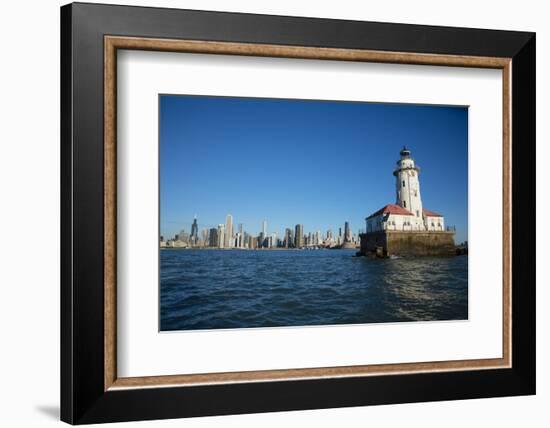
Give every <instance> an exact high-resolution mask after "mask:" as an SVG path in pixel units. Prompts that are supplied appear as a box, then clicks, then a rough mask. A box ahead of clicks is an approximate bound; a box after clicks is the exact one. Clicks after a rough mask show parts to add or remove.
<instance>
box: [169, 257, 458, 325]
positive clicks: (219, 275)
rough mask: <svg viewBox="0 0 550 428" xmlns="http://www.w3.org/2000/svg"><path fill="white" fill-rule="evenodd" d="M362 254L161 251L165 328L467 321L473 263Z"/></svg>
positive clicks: (452, 259) (450, 259) (454, 259)
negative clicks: (369, 256)
mask: <svg viewBox="0 0 550 428" xmlns="http://www.w3.org/2000/svg"><path fill="white" fill-rule="evenodd" d="M354 254H355V250H314V251H296V250H258V251H247V250H181V249H163V250H161V251H160V264H161V269H160V328H161V330H163V331H167V330H199V329H219V328H250V327H279V326H307V325H327V324H359V323H379V322H401V321H435V320H464V319H467V318H468V257H467V256H458V257H450V258H435V257H434V258H426V257H422V258H399V259H373V258H365V257H353V255H354Z"/></svg>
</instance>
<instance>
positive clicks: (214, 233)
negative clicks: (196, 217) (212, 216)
mask: <svg viewBox="0 0 550 428" xmlns="http://www.w3.org/2000/svg"><path fill="white" fill-rule="evenodd" d="M208 245H209V246H210V247H217V246H218V229H216V228H215V227H213V228H212V229H210V233H209V234H208Z"/></svg>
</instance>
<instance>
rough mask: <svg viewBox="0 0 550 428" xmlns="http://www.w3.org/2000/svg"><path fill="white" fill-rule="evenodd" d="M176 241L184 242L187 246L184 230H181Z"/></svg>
mask: <svg viewBox="0 0 550 428" xmlns="http://www.w3.org/2000/svg"><path fill="white" fill-rule="evenodd" d="M177 241H181V242H185V243H186V244H188V243H189V234H188V233H187V232H186V231H185V230H181V231H180V233H178V239H177Z"/></svg>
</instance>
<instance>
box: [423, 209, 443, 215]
mask: <svg viewBox="0 0 550 428" xmlns="http://www.w3.org/2000/svg"><path fill="white" fill-rule="evenodd" d="M422 213H423V214H424V215H425V216H426V217H443V216H442V215H441V214H438V213H434V212H433V211H430V210H427V209H426V208H423V209H422Z"/></svg>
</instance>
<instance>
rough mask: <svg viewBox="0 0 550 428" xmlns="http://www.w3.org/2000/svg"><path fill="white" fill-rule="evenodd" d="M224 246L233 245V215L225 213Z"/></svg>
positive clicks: (229, 246)
mask: <svg viewBox="0 0 550 428" xmlns="http://www.w3.org/2000/svg"><path fill="white" fill-rule="evenodd" d="M224 243H225V248H231V247H233V216H232V215H231V214H227V217H226V218H225V242H224Z"/></svg>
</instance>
